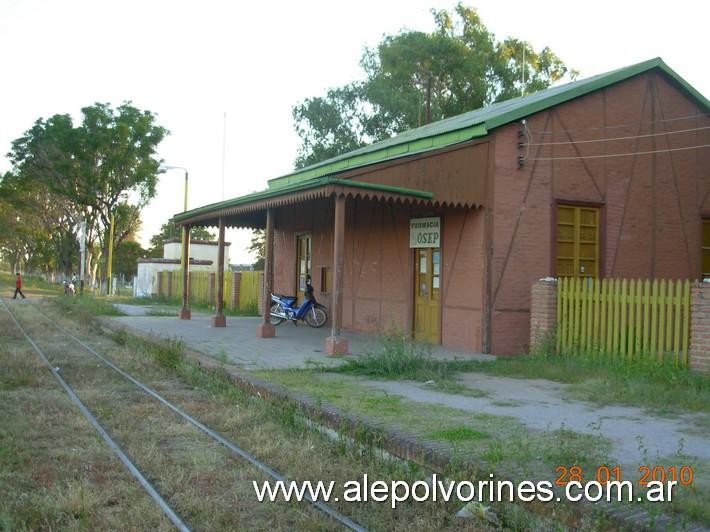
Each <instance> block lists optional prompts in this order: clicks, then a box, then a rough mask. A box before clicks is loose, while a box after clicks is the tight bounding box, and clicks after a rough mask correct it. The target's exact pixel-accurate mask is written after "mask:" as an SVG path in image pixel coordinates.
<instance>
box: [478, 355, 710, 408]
mask: <svg viewBox="0 0 710 532" xmlns="http://www.w3.org/2000/svg"><path fill="white" fill-rule="evenodd" d="M468 365H469V367H470V368H471V369H472V370H475V371H478V372H481V373H486V374H489V375H496V376H512V377H523V378H530V379H548V380H553V381H558V382H564V383H568V384H570V386H568V387H567V390H566V392H565V393H566V394H567V395H568V396H569V397H570V398H571V399H577V400H581V401H590V402H595V403H597V404H626V405H631V406H637V407H641V408H650V409H653V410H654V411H655V412H659V413H661V414H676V413H687V412H707V411H708V409H710V376H707V375H702V374H698V373H694V372H692V371H690V370H688V369H685V368H679V367H676V366H675V364H674V363H672V362H663V361H660V362H658V361H649V360H643V359H642V360H628V359H621V358H619V357H608V356H602V355H598V354H594V353H579V354H570V353H563V354H559V355H558V354H555V353H553V352H551V351H544V350H540V351H537V352H535V353H533V354H531V355H524V356H522V355H521V356H516V357H505V358H503V357H500V358H498V359H496V360H494V361H490V362H488V361H486V362H480V361H470V362H469V364H468Z"/></svg>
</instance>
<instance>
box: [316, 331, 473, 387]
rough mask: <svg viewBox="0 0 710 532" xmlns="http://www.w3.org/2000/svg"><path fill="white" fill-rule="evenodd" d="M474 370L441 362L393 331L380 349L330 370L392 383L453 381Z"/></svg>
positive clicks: (460, 363)
mask: <svg viewBox="0 0 710 532" xmlns="http://www.w3.org/2000/svg"><path fill="white" fill-rule="evenodd" d="M472 367H473V366H470V365H469V361H465V360H454V361H448V360H438V359H436V358H434V357H432V356H431V350H430V348H429V346H428V345H426V344H421V343H418V342H416V341H414V340H412V339H411V338H409V337H408V336H407V335H405V334H402V333H400V332H397V331H393V332H390V333H387V334H383V335H381V336H380V338H379V341H378V343H377V346H376V347H375V348H374V349H372V350H371V351H369V352H366V353H364V354H363V355H360V356H359V357H357V358H348V359H347V360H346V361H345V363H344V364H342V365H340V366H337V367H333V368H328V369H327V371H330V372H334V373H349V374H351V375H363V376H369V377H379V378H388V379H407V380H417V381H429V380H433V381H434V382H437V381H451V380H452V376H453V375H454V374H455V373H457V372H460V371H465V370H467V369H469V368H472Z"/></svg>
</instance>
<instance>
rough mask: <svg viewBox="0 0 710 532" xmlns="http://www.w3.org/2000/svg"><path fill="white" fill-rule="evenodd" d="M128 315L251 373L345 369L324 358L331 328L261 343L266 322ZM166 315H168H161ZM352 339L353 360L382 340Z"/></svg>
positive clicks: (130, 323) (140, 311) (140, 310)
mask: <svg viewBox="0 0 710 532" xmlns="http://www.w3.org/2000/svg"><path fill="white" fill-rule="evenodd" d="M116 306H117V307H118V308H119V309H120V310H121V311H122V312H124V314H129V315H127V316H117V317H113V318H112V319H113V320H114V321H116V322H118V323H123V324H124V325H126V326H127V327H131V328H135V329H137V330H139V331H142V332H144V333H148V334H152V335H155V336H158V337H161V338H171V339H180V340H182V341H184V342H185V343H187V344H189V345H190V346H192V347H193V348H194V349H196V350H198V351H201V352H203V353H205V354H206V355H210V356H214V357H219V358H222V357H224V358H225V359H226V360H227V361H229V362H230V363H232V364H239V365H240V366H241V367H243V368H244V369H246V370H255V369H286V368H306V367H309V366H312V365H314V364H323V365H326V366H332V365H335V364H341V363H342V362H343V358H342V357H333V356H328V355H326V354H325V351H324V349H325V339H326V338H327V337H328V336H330V327H329V326H328V325H326V326H325V327H323V328H321V329H314V328H312V327H309V326H308V325H306V324H305V323H300V322H299V324H298V326H296V325H294V324H293V323H291V322H283V323H282V324H281V325H279V326H277V327H276V337H274V338H258V337H257V336H256V328H257V325H259V324H260V323H261V322H262V320H263V318H261V317H242V316H235V317H233V316H227V326H226V327H212V326H211V323H210V318H211V315H210V314H206V313H199V312H194V311H193V312H192V319H190V320H180V319H178V318H177V316H150V315H147V314H146V313H150V312H151V311H152V310H155V309H156V307H147V306H137V305H125V304H116ZM160 310H161V312H162V311H163V310H164V309H160ZM342 334H343V336H345V337H346V338H347V339H348V342H349V348H350V354H351V355H357V354H361V353H363V352H366V351H367V350H370V349H373V348H374V347H375V346H376V345H377V342H378V339H377V335H374V334H367V333H359V332H354V331H343V333H342ZM432 356H434V357H436V358H440V359H446V360H454V359H457V358H477V359H480V360H492V359H493V358H494V357H492V356H490V355H483V354H480V353H468V352H465V351H456V350H453V349H447V348H444V347H441V346H436V347H433V348H432Z"/></svg>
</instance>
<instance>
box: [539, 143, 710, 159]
mask: <svg viewBox="0 0 710 532" xmlns="http://www.w3.org/2000/svg"><path fill="white" fill-rule="evenodd" d="M702 148H710V144H700V145H699V146H684V147H682V148H668V149H664V150H649V151H635V152H629V153H609V154H605V155H575V156H570V157H533V158H531V159H528V160H530V161H571V160H574V159H607V158H611V157H628V156H630V155H650V154H652V153H668V152H674V151H685V150H696V149H702Z"/></svg>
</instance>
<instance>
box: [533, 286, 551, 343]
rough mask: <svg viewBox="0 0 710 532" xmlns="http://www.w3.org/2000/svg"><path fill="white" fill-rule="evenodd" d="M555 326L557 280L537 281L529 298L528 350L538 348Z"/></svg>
mask: <svg viewBox="0 0 710 532" xmlns="http://www.w3.org/2000/svg"><path fill="white" fill-rule="evenodd" d="M556 324H557V280H552V279H547V280H540V281H537V282H536V283H535V284H533V286H532V292H531V298H530V350H533V349H535V348H536V347H540V345H541V344H542V343H543V342H544V341H545V339H546V338H547V337H549V335H551V334H554V332H555V326H556Z"/></svg>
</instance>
